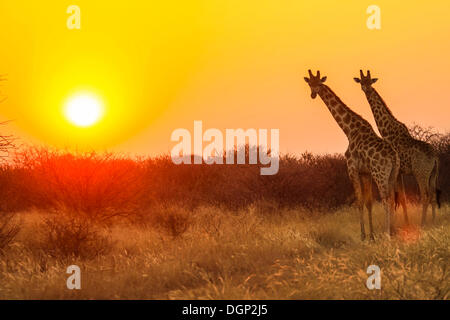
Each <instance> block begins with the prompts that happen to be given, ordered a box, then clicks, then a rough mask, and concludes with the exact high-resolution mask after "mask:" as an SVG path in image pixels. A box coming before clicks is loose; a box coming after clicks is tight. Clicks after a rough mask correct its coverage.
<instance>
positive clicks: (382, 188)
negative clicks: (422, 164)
mask: <svg viewBox="0 0 450 320" xmlns="http://www.w3.org/2000/svg"><path fill="white" fill-rule="evenodd" d="M309 75H310V78H305V81H306V82H307V83H308V84H309V85H310V87H311V97H312V98H315V97H316V95H317V94H318V95H319V96H320V98H321V99H322V100H323V102H324V103H325V104H326V106H327V107H328V109H329V111H330V112H331V114H332V115H333V117H334V119H335V120H336V122H337V123H338V125H339V126H340V127H341V129H342V130H343V131H344V133H345V134H346V136H347V138H348V141H349V145H348V148H347V151H346V152H345V157H346V159H347V169H348V174H349V177H350V180H351V181H352V184H353V187H354V190H355V195H356V199H357V206H358V209H359V212H360V224H361V239H363V240H364V239H365V236H366V233H365V227H364V205H365V206H366V208H367V209H368V214H369V228H370V237H371V239H373V225H372V180H373V181H375V183H376V185H377V187H378V190H379V192H380V196H381V199H382V202H383V206H384V209H385V228H386V233H387V234H388V235H390V234H391V233H392V212H393V209H394V191H395V184H396V180H397V176H398V172H399V169H400V159H399V157H398V154H397V152H396V151H395V150H394V149H393V148H392V146H391V145H390V143H388V142H387V141H385V140H383V139H382V138H380V137H379V136H378V135H377V134H376V133H375V131H374V130H373V129H372V126H371V125H370V123H369V122H367V121H366V120H365V119H363V118H362V117H361V116H360V115H358V114H357V113H355V112H353V111H352V110H351V109H350V108H349V107H347V106H346V105H345V104H344V103H343V102H342V101H341V99H340V98H339V97H338V96H337V95H336V94H335V93H334V92H333V91H332V90H331V89H330V88H329V87H328V86H326V85H325V84H324V83H323V82H325V80H326V77H324V78H322V79H321V78H320V73H319V72H318V73H317V76H313V75H312V73H311V72H310V71H309Z"/></svg>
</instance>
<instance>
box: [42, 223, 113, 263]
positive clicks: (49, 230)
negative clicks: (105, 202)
mask: <svg viewBox="0 0 450 320" xmlns="http://www.w3.org/2000/svg"><path fill="white" fill-rule="evenodd" d="M40 233H41V239H40V241H39V243H38V245H39V247H40V249H42V250H43V251H45V252H46V253H47V254H48V255H50V256H52V257H55V258H67V257H77V258H83V259H92V258H94V257H96V256H99V255H103V254H106V253H107V252H109V251H110V249H111V248H112V242H111V240H110V239H109V237H108V236H107V235H105V231H104V230H102V229H101V228H100V227H99V226H97V225H96V224H95V223H94V222H93V221H92V220H90V219H86V218H84V217H82V216H81V217H75V216H70V215H58V216H56V215H55V216H52V217H49V218H46V219H45V220H44V224H43V225H42V226H41V230H40Z"/></svg>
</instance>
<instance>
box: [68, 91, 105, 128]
mask: <svg viewBox="0 0 450 320" xmlns="http://www.w3.org/2000/svg"><path fill="white" fill-rule="evenodd" d="M64 113H65V116H66V118H67V120H69V121H70V122H71V123H73V124H74V125H76V126H79V127H89V126H92V125H94V124H95V123H97V122H98V121H99V120H100V118H101V117H102V114H103V105H102V103H101V101H100V99H99V98H97V97H96V96H94V95H92V94H78V95H75V96H73V97H70V98H69V99H68V100H67V102H66V105H65V110H64Z"/></svg>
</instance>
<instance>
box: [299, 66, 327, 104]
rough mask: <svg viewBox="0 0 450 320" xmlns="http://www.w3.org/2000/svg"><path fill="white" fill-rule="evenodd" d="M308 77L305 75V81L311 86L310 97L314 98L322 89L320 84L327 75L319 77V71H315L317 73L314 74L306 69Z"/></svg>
mask: <svg viewBox="0 0 450 320" xmlns="http://www.w3.org/2000/svg"><path fill="white" fill-rule="evenodd" d="M308 73H309V78H308V77H305V78H304V79H305V81H306V82H307V83H308V84H309V86H310V88H311V98H313V99H315V98H316V96H317V94H318V93H319V91H320V89H322V84H323V83H324V82H325V80H327V77H323V78H320V71H317V75H316V76H314V75H313V74H312V72H311V70H308Z"/></svg>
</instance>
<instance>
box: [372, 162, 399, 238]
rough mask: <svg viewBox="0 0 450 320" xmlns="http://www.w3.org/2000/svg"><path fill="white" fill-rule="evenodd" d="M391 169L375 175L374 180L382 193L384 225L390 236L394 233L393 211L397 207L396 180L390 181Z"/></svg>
mask: <svg viewBox="0 0 450 320" xmlns="http://www.w3.org/2000/svg"><path fill="white" fill-rule="evenodd" d="M390 171H391V170H386V172H385V173H386V174H385V175H384V176H383V175H380V176H378V177H374V180H375V182H376V184H377V186H378V191H379V193H380V197H381V201H382V203H383V208H384V212H385V219H384V226H385V232H386V235H387V236H388V238H390V236H391V235H392V234H393V231H394V226H393V222H394V221H393V216H392V214H393V212H394V209H395V199H394V198H395V180H394V181H393V182H391V181H390Z"/></svg>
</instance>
